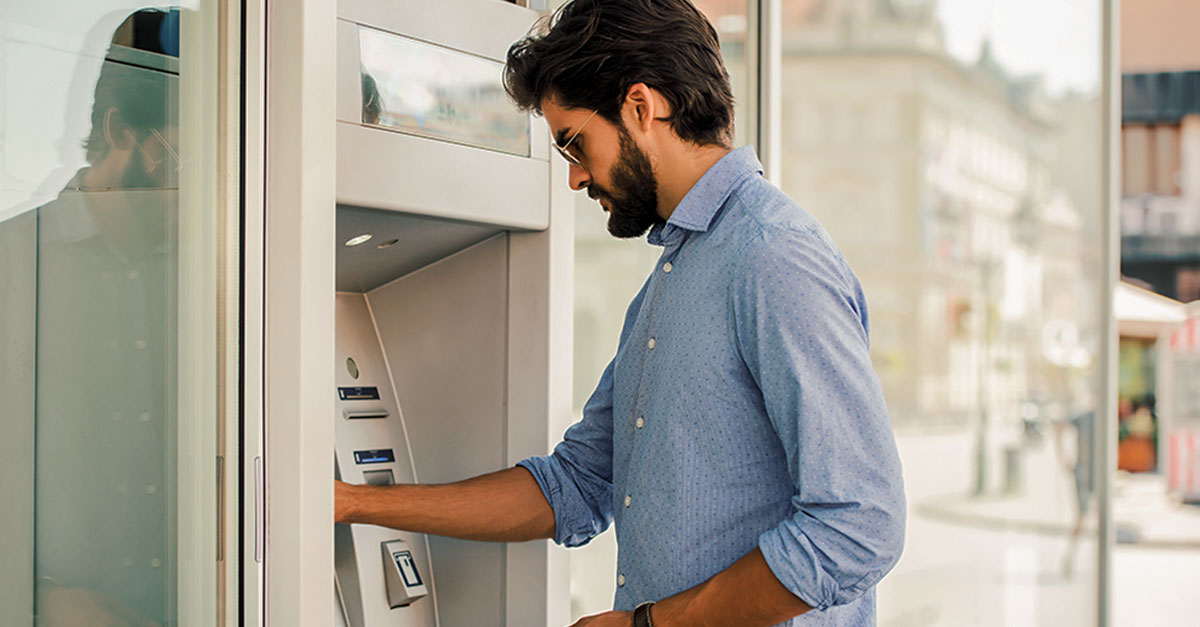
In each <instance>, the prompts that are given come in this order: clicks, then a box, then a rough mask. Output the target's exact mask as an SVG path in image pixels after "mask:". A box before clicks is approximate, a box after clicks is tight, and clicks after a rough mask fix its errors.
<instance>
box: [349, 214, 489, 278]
mask: <svg viewBox="0 0 1200 627" xmlns="http://www.w3.org/2000/svg"><path fill="white" fill-rule="evenodd" d="M499 232H500V229H498V228H497V227H493V226H481V225H476V224H466V223H462V222H452V221H448V220H437V219H433V218H424V217H421V216H413V215H408V214H400V213H393V212H390V211H374V210H370V209H358V208H354V207H338V210H337V289H338V291H345V292H368V291H370V290H373V289H375V288H377V287H379V286H381V285H383V284H384V283H387V282H389V281H392V280H393V279H395V278H396V277H400V276H404V275H406V274H408V273H410V272H413V271H414V270H417V269H419V268H422V267H424V266H427V265H429V264H431V263H433V262H435V261H437V260H438V259H441V258H443V257H446V256H448V255H451V254H453V253H456V252H458V251H460V250H463V249H464V248H468V247H470V246H471V245H473V244H478V243H479V242H482V241H483V240H485V239H487V238H489V237H491V236H493V235H496V234H497V233H499ZM362 235H371V236H372V237H371V239H370V240H369V241H367V242H365V243H363V244H361V245H358V246H347V245H346V242H347V241H349V240H350V238H353V237H358V236H362ZM381 246H382V247H383V248H380V247H381Z"/></svg>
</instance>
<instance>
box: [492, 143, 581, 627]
mask: <svg viewBox="0 0 1200 627" xmlns="http://www.w3.org/2000/svg"><path fill="white" fill-rule="evenodd" d="M567 167H568V166H567V164H566V162H565V161H556V162H555V164H554V167H553V173H554V175H555V178H558V177H561V178H563V179H565V178H566V176H567ZM550 196H551V199H552V200H551V207H552V212H551V215H550V220H551V228H550V229H549V230H546V231H543V232H539V233H513V234H512V235H510V236H509V259H508V274H509V294H508V341H509V345H510V346H516V347H519V349H518V350H511V351H509V352H508V371H509V372H510V373H520V376H509V378H508V403H507V405H508V416H509V417H508V437H507V443H506V444H507V450H506V451H505V457H506V465H509V466H511V465H513V464H515V463H516V462H518V461H520V460H522V459H525V458H526V457H530V456H534V455H546V454H548V453H549V452H550V451H551V450H552V449H553V448H554V445H555V444H557V443H558V441H559V439H560V438H561V435H562V433H563V432H564V431H565V430H566V428H567V426H569V424H570V421H571V390H572V386H571V382H572V375H571V370H572V365H573V364H572V358H571V354H572V334H571V327H572V323H573V320H574V304H575V303H574V293H573V292H574V289H573V288H574V284H573V275H574V267H575V259H574V257H575V239H574V226H575V213H574V211H575V209H574V203H573V202H572V201H573V195H572V193H571V191H570V188H568V187H567V186H566V185H556V186H554V187H553V188H552V189H551V190H550ZM505 567H506V577H507V578H508V581H509V582H520V585H509V586H508V588H507V590H506V594H507V604H506V608H505V609H506V611H507V615H506V617H505V624H506V625H512V626H516V625H565V624H567V623H568V622H570V621H569V619H570V604H569V599H570V596H571V591H570V585H569V571H570V567H569V562H568V557H567V552H566V550H565V549H563V548H561V547H557V546H554V545H553V544H552V543H551V542H549V541H542V542H522V543H520V544H510V545H509V546H508V560H507V562H506V564H505Z"/></svg>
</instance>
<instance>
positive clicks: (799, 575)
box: [731, 225, 905, 609]
mask: <svg viewBox="0 0 1200 627" xmlns="http://www.w3.org/2000/svg"><path fill="white" fill-rule="evenodd" d="M760 226H761V225H760ZM735 272H736V275H735V276H736V278H735V281H734V282H733V293H732V295H731V296H732V302H733V306H734V308H735V312H734V313H735V320H736V325H737V329H736V336H737V343H738V349H739V351H740V353H741V355H742V358H743V360H744V361H745V363H746V366H747V368H748V369H749V371H750V372H751V374H752V376H753V377H754V379H755V381H756V383H757V384H758V386H759V388H760V390H761V392H762V395H763V401H764V404H765V407H766V411H767V415H768V417H769V419H770V421H771V423H772V425H773V427H774V429H775V431H776V433H777V434H778V436H779V439H780V442H781V444H782V445H783V448H784V451H785V452H786V454H787V463H788V473H789V476H790V478H791V480H792V482H793V488H794V492H793V495H792V499H791V504H792V514H791V516H790V517H788V518H786V519H784V520H782V521H781V522H780V523H779V525H778V526H776V527H774V528H772V529H769V530H767V531H766V532H764V533H762V535H761V536H760V537H759V548H760V549H761V550H762V553H763V556H764V557H765V558H766V561H767V564H768V565H769V566H770V568H771V570H772V572H773V573H774V574H775V576H776V577H777V578H778V579H779V581H780V582H781V583H782V584H783V585H784V586H785V587H787V589H788V590H790V591H791V592H792V593H793V594H795V595H796V596H797V597H799V598H800V599H801V600H803V601H805V602H806V603H808V604H809V605H811V606H813V607H814V608H816V609H824V608H827V607H830V606H835V605H843V604H846V603H850V602H852V601H854V600H855V599H857V598H858V597H860V596H861V595H863V594H864V593H865V592H867V591H868V590H870V589H871V587H873V586H874V585H875V584H876V583H878V582H879V580H880V579H881V578H882V577H883V576H884V575H885V574H886V573H887V572H888V571H889V570H891V568H892V567H893V566H894V565H895V564H896V562H897V560H899V558H900V553H901V550H902V548H903V545H904V528H905V499H904V488H903V480H902V478H901V468H900V459H899V455H898V453H897V450H896V443H895V438H894V436H893V434H892V429H891V423H890V420H889V418H888V413H887V406H886V404H885V402H884V398H883V393H882V391H881V389H880V385H879V381H878V378H877V377H876V375H875V372H874V370H873V369H872V367H871V359H870V349H869V340H868V329H869V323H868V318H867V311H866V302H865V297H864V296H863V293H862V289H861V287H859V285H858V282H857V280H856V279H855V278H854V276H853V274H852V273H851V272H850V270H849V268H848V266H847V265H846V264H845V261H844V260H843V259H842V257H841V255H840V253H838V252H837V251H836V249H835V248H833V245H832V244H831V243H830V242H828V240H827V236H825V235H824V234H823V233H822V232H819V231H808V232H800V231H792V230H787V229H784V228H781V227H775V226H769V225H768V226H761V229H760V232H759V233H758V236H757V237H756V238H754V239H752V240H751V241H749V242H748V243H747V244H746V249H745V252H744V254H743V255H742V256H741V263H740V264H739V267H738V269H737V270H736V271H735Z"/></svg>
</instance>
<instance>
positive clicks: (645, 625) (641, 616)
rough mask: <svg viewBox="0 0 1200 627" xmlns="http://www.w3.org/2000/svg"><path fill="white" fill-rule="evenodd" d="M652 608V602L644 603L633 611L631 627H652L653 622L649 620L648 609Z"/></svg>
mask: <svg viewBox="0 0 1200 627" xmlns="http://www.w3.org/2000/svg"><path fill="white" fill-rule="evenodd" d="M653 606H654V602H653V601H646V602H645V603H643V604H641V605H639V606H637V609H635V610H633V627H654V620H652V619H651V618H650V608H651V607H653Z"/></svg>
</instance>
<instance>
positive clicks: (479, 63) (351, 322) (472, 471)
mask: <svg viewBox="0 0 1200 627" xmlns="http://www.w3.org/2000/svg"><path fill="white" fill-rule="evenodd" d="M539 15H540V14H539V13H537V12H535V11H532V10H529V9H527V8H523V7H520V6H516V5H514V4H510V3H506V2H501V1H500V0H448V1H439V2H421V3H415V2H379V1H368V0H341V1H340V2H339V5H338V23H337V48H338V49H337V90H338V97H337V177H336V181H337V209H336V210H337V231H336V234H335V237H336V241H335V245H336V248H337V268H336V289H337V294H336V364H335V365H336V373H337V374H336V381H334V382H331V383H332V385H331V389H330V393H331V394H336V395H337V411H336V412H335V415H334V416H331V419H332V420H333V421H334V422H335V442H334V449H335V476H337V477H339V478H340V479H342V480H344V481H347V482H350V483H366V484H376V485H389V484H393V483H413V482H417V481H420V482H423V483H441V482H450V481H456V480H460V479H464V478H467V477H471V476H474V475H478V474H481V473H485V472H491V471H494V470H498V469H501V468H505V467H510V466H512V465H513V464H515V463H516V462H517V461H519V460H520V459H522V458H524V457H525V456H527V455H534V454H544V453H545V452H547V451H548V450H549V448H550V446H552V444H553V442H554V441H556V439H557V438H558V437H559V435H560V434H561V433H562V428H563V424H562V421H563V420H565V419H567V418H568V417H569V414H567V413H566V412H564V415H562V416H555V414H556V413H557V412H555V411H554V406H555V405H556V401H555V400H554V399H555V398H557V397H556V395H559V397H561V395H569V394H570V391H569V385H568V382H565V381H559V382H558V386H561V389H555V388H556V387H558V386H556V385H554V381H552V379H553V378H554V377H555V376H561V375H556V373H555V372H554V371H555V366H553V364H552V362H553V361H554V360H555V359H562V358H563V357H562V356H563V355H564V354H565V355H566V357H565V358H566V359H567V360H568V363H569V358H570V357H569V355H570V351H569V345H564V344H565V343H566V342H569V341H570V336H569V327H568V328H567V329H566V331H565V334H564V333H563V332H562V329H559V330H558V333H557V336H556V335H555V333H556V332H555V331H554V328H555V327H554V325H555V323H554V322H553V321H554V320H564V319H565V320H568V321H569V317H570V307H571V302H570V298H571V296H570V289H569V286H570V274H569V272H570V270H569V268H570V263H571V252H570V246H571V234H570V229H571V224H570V211H571V209H570V207H571V196H570V194H569V192H568V191H567V189H566V176H567V172H566V167H565V165H563V164H558V163H555V162H554V161H552V160H551V159H550V150H549V148H550V147H549V133H548V131H547V129H546V126H545V124H544V122H542V121H541V120H540V119H537V118H534V117H533V116H530V115H526V114H522V113H520V112H518V111H516V110H515V108H514V107H513V106H512V104H511V103H510V101H509V100H508V98H507V96H506V94H505V92H504V89H503V85H502V83H501V75H502V69H503V60H504V57H505V53H506V52H507V49H508V46H509V45H510V44H511V43H512V42H513V41H515V40H517V39H518V38H520V37H521V36H523V35H525V34H526V32H527V31H528V30H529V28H530V26H531V25H532V24H533V23H534V21H535V20H536V19H537V18H538V17H539ZM552 215H554V216H555V220H553V221H552V220H551V216H552ZM552 222H553V223H552ZM564 273H565V274H564ZM568 324H569V322H568ZM556 353H557V355H558V356H557V357H555V355H556ZM565 398H567V399H569V396H566V397H565ZM568 402H569V400H568ZM558 405H559V406H560V407H564V408H565V407H566V406H565V404H562V403H558ZM568 411H569V410H568ZM334 537H335V571H336V572H335V591H336V595H337V607H336V611H335V614H336V615H335V617H334V623H335V624H336V625H346V626H348V627H436V626H438V625H441V626H443V627H457V626H465V625H470V626H472V627H483V626H487V625H497V626H500V625H521V626H522V627H527V626H531V625H544V624H549V623H550V622H553V621H558V620H561V617H552V616H551V615H552V614H553V612H548V611H547V608H546V606H547V595H548V594H550V593H549V590H550V589H551V588H555V589H559V588H558V586H559V585H560V584H558V583H556V580H558V581H561V580H563V579H565V574H566V573H565V562H564V561H563V559H562V558H561V557H559V556H554V555H550V553H551V552H554V551H557V549H555V548H553V547H549V546H548V545H547V543H544V542H542V543H526V544H521V545H503V544H492V543H479V542H465V541H458V540H452V539H448V538H440V537H427V536H424V535H421V534H414V533H405V532H400V531H396V530H392V529H385V528H381V527H375V526H370V525H335V532H334ZM564 602H565V599H564Z"/></svg>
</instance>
